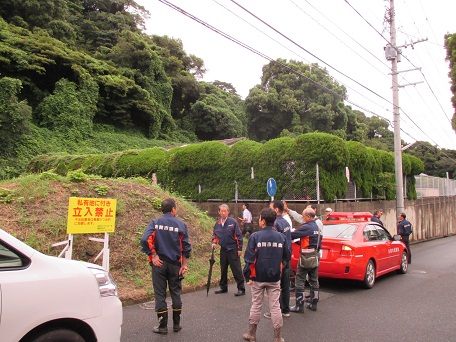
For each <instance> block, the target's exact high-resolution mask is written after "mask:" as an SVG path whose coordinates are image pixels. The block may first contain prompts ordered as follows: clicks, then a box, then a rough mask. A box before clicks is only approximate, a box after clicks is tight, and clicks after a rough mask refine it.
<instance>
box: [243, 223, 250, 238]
mask: <svg viewBox="0 0 456 342" xmlns="http://www.w3.org/2000/svg"><path fill="white" fill-rule="evenodd" d="M247 232H248V233H249V234H252V233H253V223H247V222H246V223H244V225H243V226H242V235H245V234H246V233H247Z"/></svg>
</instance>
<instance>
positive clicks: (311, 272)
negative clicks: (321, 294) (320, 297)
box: [295, 266, 320, 292]
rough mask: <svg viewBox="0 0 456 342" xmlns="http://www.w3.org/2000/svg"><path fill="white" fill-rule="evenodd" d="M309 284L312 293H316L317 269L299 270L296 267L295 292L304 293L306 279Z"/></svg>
mask: <svg viewBox="0 0 456 342" xmlns="http://www.w3.org/2000/svg"><path fill="white" fill-rule="evenodd" d="M307 275H308V276H309V277H308V281H309V284H310V289H311V290H312V291H318V289H319V288H320V284H319V283H318V267H316V268H301V267H299V266H298V270H297V272H296V282H295V284H296V285H295V286H296V292H304V290H305V286H306V278H307Z"/></svg>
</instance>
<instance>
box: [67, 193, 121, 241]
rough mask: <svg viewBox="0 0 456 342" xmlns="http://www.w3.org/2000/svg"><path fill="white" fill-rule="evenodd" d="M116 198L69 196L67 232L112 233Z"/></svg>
mask: <svg viewBox="0 0 456 342" xmlns="http://www.w3.org/2000/svg"><path fill="white" fill-rule="evenodd" d="M116 204H117V200H115V199H109V198H78V197H70V203H69V205H68V222H67V234H86V233H113V232H114V227H115V225H116Z"/></svg>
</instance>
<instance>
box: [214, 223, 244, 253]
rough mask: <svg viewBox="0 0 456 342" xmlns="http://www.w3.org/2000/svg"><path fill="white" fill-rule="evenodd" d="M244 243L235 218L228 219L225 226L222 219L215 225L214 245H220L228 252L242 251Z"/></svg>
mask: <svg viewBox="0 0 456 342" xmlns="http://www.w3.org/2000/svg"><path fill="white" fill-rule="evenodd" d="M242 242H243V241H242V233H241V230H240V229H239V225H238V223H237V221H236V220H235V219H234V218H232V217H227V219H226V221H225V224H224V225H223V226H222V220H221V219H219V220H218V221H217V222H216V223H215V226H214V234H213V235H212V243H218V244H219V245H220V246H221V247H222V248H225V249H226V250H228V251H231V250H233V249H237V250H238V251H242Z"/></svg>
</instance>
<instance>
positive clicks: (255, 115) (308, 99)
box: [246, 59, 347, 140]
mask: <svg viewBox="0 0 456 342" xmlns="http://www.w3.org/2000/svg"><path fill="white" fill-rule="evenodd" d="M345 96H346V91H345V88H344V87H343V86H340V85H339V84H338V83H337V82H335V81H334V80H333V78H332V77H331V76H330V75H329V74H328V72H327V71H326V69H321V68H319V67H318V65H316V64H312V65H309V64H304V63H302V62H299V61H293V60H291V61H290V62H287V61H286V60H283V59H278V60H277V61H272V62H270V63H269V64H267V65H265V66H264V67H263V76H262V77H261V84H259V85H257V86H255V87H254V88H253V89H252V90H251V91H250V93H249V95H248V96H247V98H246V107H247V114H248V120H249V127H248V129H249V135H250V137H251V138H253V139H255V140H268V139H272V138H276V137H278V136H279V135H280V133H281V132H282V130H284V129H288V130H290V129H291V130H292V131H293V130H295V131H296V132H297V133H307V132H313V131H321V132H328V133H336V132H338V131H340V130H342V131H343V132H345V130H346V127H347V113H346V111H345V110H342V109H343V102H342V100H343V98H345ZM341 105H342V106H341ZM339 135H340V134H339Z"/></svg>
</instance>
